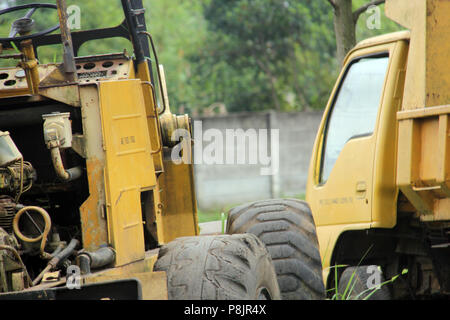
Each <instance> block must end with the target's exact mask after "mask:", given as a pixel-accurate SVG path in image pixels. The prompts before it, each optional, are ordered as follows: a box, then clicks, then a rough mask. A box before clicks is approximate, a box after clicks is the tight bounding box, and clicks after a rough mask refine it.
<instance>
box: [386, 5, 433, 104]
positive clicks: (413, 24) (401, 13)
mask: <svg viewBox="0 0 450 320" xmlns="http://www.w3.org/2000/svg"><path fill="white" fill-rule="evenodd" d="M427 1H428V0H414V1H411V0H387V1H386V15H387V16H388V17H389V18H390V19H392V20H394V21H395V22H397V23H399V24H401V25H402V26H404V27H406V28H408V29H410V30H411V44H410V52H409V57H408V66H407V77H406V83H405V90H404V99H403V109H404V110H410V109H417V108H422V107H423V106H424V105H425V87H426V80H425V79H426V78H425V69H426V68H425V45H426V38H425V37H426V34H425V32H424V31H423V30H426V13H427V12H426V7H427V3H426V2H427Z"/></svg>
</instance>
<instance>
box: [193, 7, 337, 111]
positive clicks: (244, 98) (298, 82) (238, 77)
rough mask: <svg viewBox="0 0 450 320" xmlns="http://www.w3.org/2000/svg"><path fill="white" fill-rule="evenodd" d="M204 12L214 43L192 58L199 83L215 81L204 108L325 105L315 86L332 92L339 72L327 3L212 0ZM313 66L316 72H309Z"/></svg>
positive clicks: (320, 91) (206, 96) (297, 107)
mask: <svg viewBox="0 0 450 320" xmlns="http://www.w3.org/2000/svg"><path fill="white" fill-rule="evenodd" d="M204 8H205V9H204V10H205V11H204V16H205V18H206V20H207V23H208V30H209V33H208V38H209V40H208V41H207V42H206V43H205V44H204V47H203V50H202V51H200V52H197V53H195V54H194V55H192V56H191V57H190V59H191V61H193V62H194V65H195V66H196V67H197V68H196V73H197V74H199V75H201V77H200V78H199V79H202V78H207V79H213V82H211V83H209V86H210V88H211V89H210V90H205V91H206V92H205V94H204V95H203V97H202V98H203V99H205V100H203V101H200V103H201V105H203V106H207V104H211V103H214V102H216V103H217V102H222V103H225V104H226V105H227V107H228V109H229V110H230V111H244V110H246V111H248V110H250V111H256V110H264V109H280V110H299V109H302V108H305V107H316V108H322V107H324V105H325V103H326V100H323V90H321V88H320V87H317V86H312V85H311V84H312V83H315V84H318V83H321V84H322V85H323V87H322V88H325V87H327V90H326V91H327V92H328V90H329V88H330V83H331V81H332V78H333V76H332V75H333V73H334V72H331V73H330V69H334V67H333V58H332V56H333V52H334V45H333V37H332V36H329V35H328V34H329V32H327V31H329V28H330V27H332V23H331V24H330V21H331V22H332V20H330V19H326V18H324V17H327V16H328V18H331V15H330V11H329V8H328V7H327V6H326V5H325V3H321V2H311V3H302V2H299V1H278V0H261V1H251V0H233V1H220V0H211V1H207V2H205V6H204ZM313 65H314V68H315V71H313V72H304V71H305V70H313ZM317 70H319V72H317ZM325 70H326V71H325ZM319 79H320V80H319ZM194 85H196V83H195V79H194ZM319 86H320V85H319ZM208 89H209V88H208Z"/></svg>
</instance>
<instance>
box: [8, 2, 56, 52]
mask: <svg viewBox="0 0 450 320" xmlns="http://www.w3.org/2000/svg"><path fill="white" fill-rule="evenodd" d="M39 8H49V9H55V10H58V6H57V5H55V4H49V3H31V4H25V5H21V6H15V7H11V8H6V9H3V10H0V16H2V15H4V14H6V13H10V12H14V11H19V10H24V9H31V10H30V11H28V13H27V14H26V15H25V16H24V17H23V18H20V19H17V20H16V21H14V23H13V24H12V27H11V32H10V34H9V37H8V38H0V44H2V45H3V46H5V47H9V46H10V43H11V42H16V41H23V40H29V39H34V38H38V37H41V36H44V35H46V34H49V33H52V32H53V31H55V30H58V29H59V23H58V24H57V25H56V26H54V27H51V28H48V29H46V30H44V31H40V32H36V33H33V34H30V35H26V36H19V37H16V35H17V34H18V33H23V32H30V31H31V30H32V28H33V25H34V20H33V19H31V16H32V15H33V14H34V12H35V11H36V10H37V9H39Z"/></svg>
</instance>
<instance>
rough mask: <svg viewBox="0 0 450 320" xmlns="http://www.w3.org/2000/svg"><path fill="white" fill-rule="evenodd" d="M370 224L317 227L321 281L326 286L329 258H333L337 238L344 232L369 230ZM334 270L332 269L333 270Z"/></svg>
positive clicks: (329, 269)
mask: <svg viewBox="0 0 450 320" xmlns="http://www.w3.org/2000/svg"><path fill="white" fill-rule="evenodd" d="M370 227H371V224H369V223H364V224H342V225H340V224H337V225H330V226H319V227H317V236H318V239H319V247H320V256H321V259H322V270H323V271H322V272H323V280H324V283H325V285H326V283H327V279H328V275H329V274H330V271H331V268H330V267H333V266H332V265H330V264H331V258H332V256H333V252H334V248H335V247H336V243H337V241H338V239H339V236H340V235H341V234H342V233H344V232H345V231H351V230H366V229H370ZM333 270H334V269H333Z"/></svg>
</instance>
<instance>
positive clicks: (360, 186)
mask: <svg viewBox="0 0 450 320" xmlns="http://www.w3.org/2000/svg"><path fill="white" fill-rule="evenodd" d="M366 191H367V185H366V183H365V182H358V183H357V184H356V192H358V193H360V192H366Z"/></svg>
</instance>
